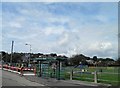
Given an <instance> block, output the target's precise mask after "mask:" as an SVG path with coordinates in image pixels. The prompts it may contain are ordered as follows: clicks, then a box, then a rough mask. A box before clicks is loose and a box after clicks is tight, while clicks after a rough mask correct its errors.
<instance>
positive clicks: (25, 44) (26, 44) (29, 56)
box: [25, 43, 31, 66]
mask: <svg viewBox="0 0 120 88" xmlns="http://www.w3.org/2000/svg"><path fill="white" fill-rule="evenodd" d="M25 45H29V46H30V54H31V44H27V43H26V44H25ZM30 54H29V55H30ZM30 58H31V56H29V65H30ZM29 65H28V66H29Z"/></svg>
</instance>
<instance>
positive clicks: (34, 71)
mask: <svg viewBox="0 0 120 88" xmlns="http://www.w3.org/2000/svg"><path fill="white" fill-rule="evenodd" d="M34 74H35V76H36V68H34Z"/></svg>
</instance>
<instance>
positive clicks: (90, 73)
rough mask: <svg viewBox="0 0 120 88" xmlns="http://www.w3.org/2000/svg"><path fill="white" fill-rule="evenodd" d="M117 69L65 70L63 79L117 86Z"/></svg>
mask: <svg viewBox="0 0 120 88" xmlns="http://www.w3.org/2000/svg"><path fill="white" fill-rule="evenodd" d="M118 70H119V67H115V68H109V67H100V68H92V69H91V68H86V69H78V68H66V69H65V71H66V72H65V74H64V75H65V79H70V80H81V81H90V82H95V83H107V84H112V85H118V84H119V80H118V76H119V75H120V73H119V72H118Z"/></svg>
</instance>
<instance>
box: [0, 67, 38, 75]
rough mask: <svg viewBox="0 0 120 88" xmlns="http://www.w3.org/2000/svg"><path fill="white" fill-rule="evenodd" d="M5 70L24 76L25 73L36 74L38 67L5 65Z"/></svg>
mask: <svg viewBox="0 0 120 88" xmlns="http://www.w3.org/2000/svg"><path fill="white" fill-rule="evenodd" d="M0 68H2V66H1V65H0ZM3 70H7V71H10V72H14V73H18V74H20V75H21V76H23V75H36V69H30V68H19V67H13V66H8V65H3Z"/></svg>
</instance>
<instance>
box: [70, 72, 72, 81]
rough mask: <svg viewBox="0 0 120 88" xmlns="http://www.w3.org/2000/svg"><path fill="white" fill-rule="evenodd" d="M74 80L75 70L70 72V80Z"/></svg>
mask: <svg viewBox="0 0 120 88" xmlns="http://www.w3.org/2000/svg"><path fill="white" fill-rule="evenodd" d="M72 79H73V70H71V72H70V80H72Z"/></svg>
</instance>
